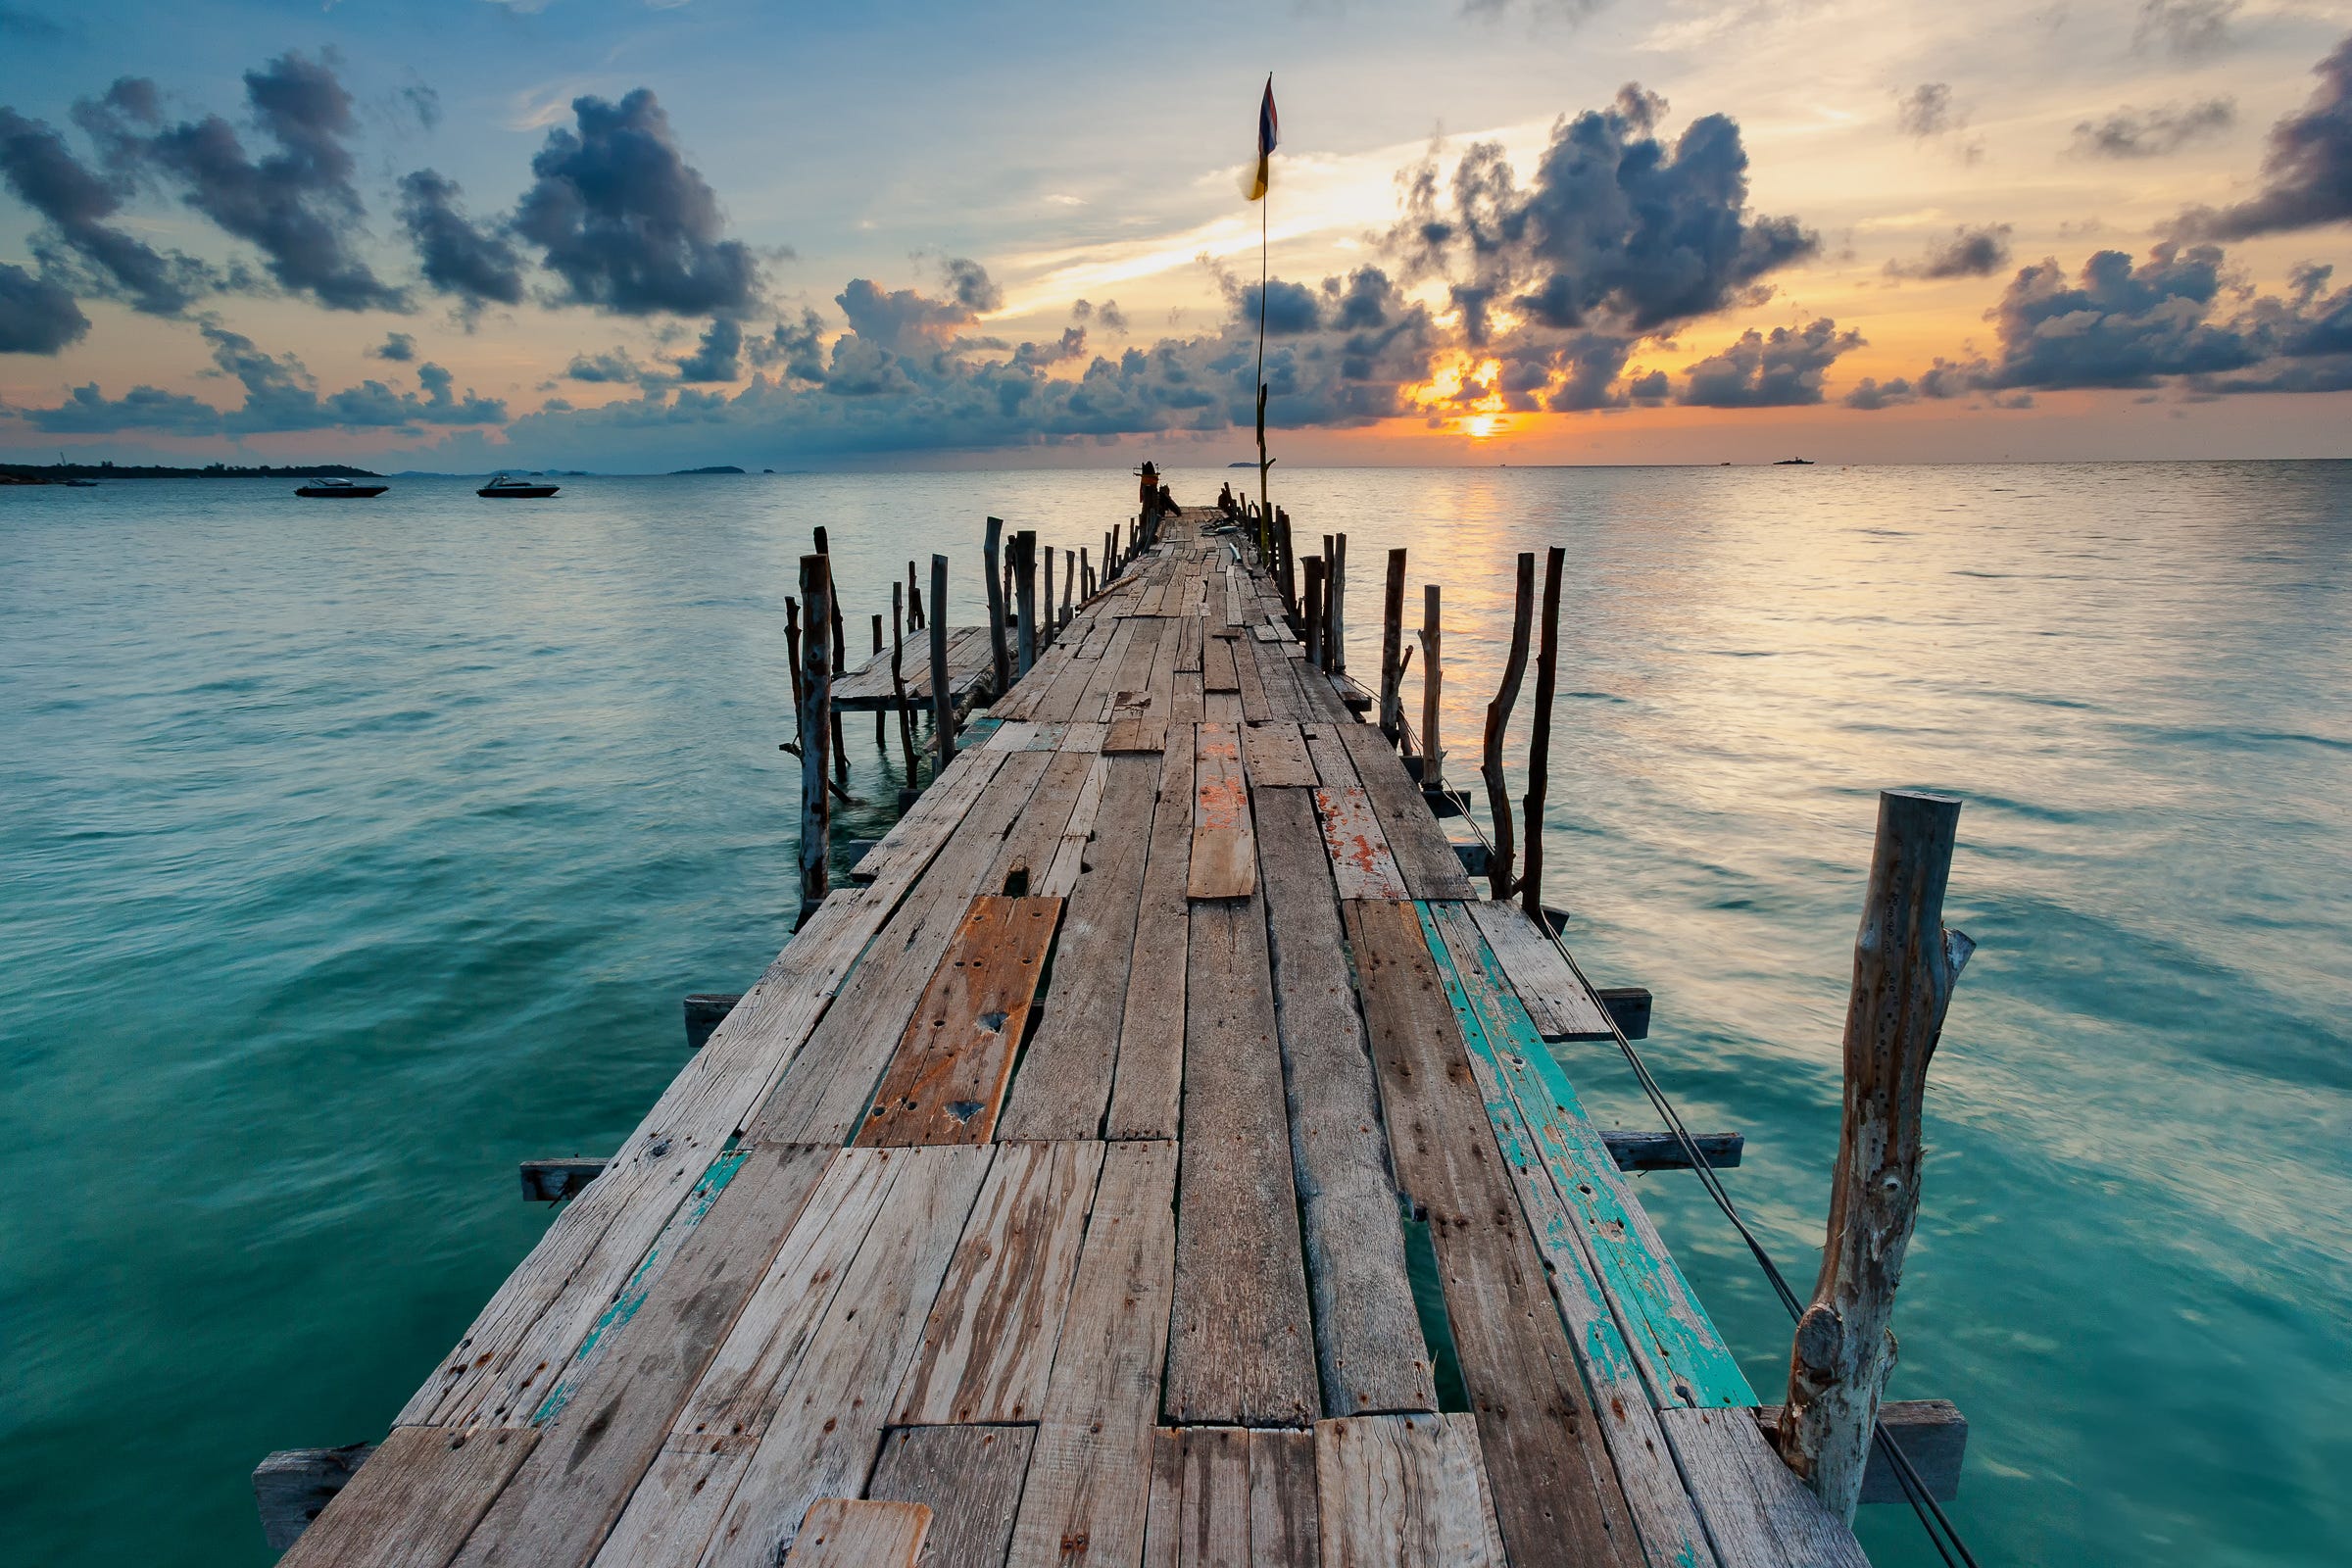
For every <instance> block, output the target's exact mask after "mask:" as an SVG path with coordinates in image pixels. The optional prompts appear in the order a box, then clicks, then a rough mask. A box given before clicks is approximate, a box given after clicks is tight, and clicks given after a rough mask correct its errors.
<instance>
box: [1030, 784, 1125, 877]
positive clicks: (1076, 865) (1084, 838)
mask: <svg viewBox="0 0 2352 1568" xmlns="http://www.w3.org/2000/svg"><path fill="white" fill-rule="evenodd" d="M1062 749H1063V750H1065V751H1078V750H1081V748H1077V747H1064V748H1062ZM1090 750H1092V751H1095V752H1100V751H1101V750H1102V748H1101V747H1100V746H1096V747H1093V748H1091V749H1090ZM1109 779H1110V768H1109V766H1108V759H1107V758H1103V757H1097V758H1096V759H1095V765H1094V766H1093V767H1091V768H1089V769H1087V774H1086V782H1085V783H1084V784H1082V785H1080V786H1079V789H1078V804H1077V805H1076V806H1075V807H1073V808H1072V809H1071V810H1070V820H1069V825H1068V826H1067V827H1065V828H1064V829H1062V834H1061V843H1060V845H1059V846H1058V847H1057V848H1056V849H1055V850H1054V860H1053V863H1052V864H1050V865H1048V866H1047V867H1046V874H1045V877H1044V879H1043V880H1042V881H1040V882H1038V883H1037V885H1036V886H1034V887H1032V888H1031V889H1030V890H1029V891H1030V892H1032V893H1044V894H1050V895H1052V896H1053V897H1054V898H1057V899H1066V898H1068V897H1069V896H1070V890H1071V889H1072V888H1075V887H1076V886H1077V885H1078V877H1079V875H1080V872H1081V870H1082V869H1083V868H1084V866H1085V864H1086V848H1087V842H1088V841H1089V840H1090V839H1092V838H1093V837H1094V836H1095V817H1096V815H1097V814H1098V813H1099V812H1100V811H1101V810H1102V809H1103V786H1104V785H1105V784H1106V783H1108V782H1109Z"/></svg>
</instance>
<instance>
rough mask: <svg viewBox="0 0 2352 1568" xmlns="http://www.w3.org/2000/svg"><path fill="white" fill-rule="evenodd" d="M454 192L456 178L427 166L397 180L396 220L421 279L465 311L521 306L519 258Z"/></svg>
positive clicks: (455, 191) (499, 234)
mask: <svg viewBox="0 0 2352 1568" xmlns="http://www.w3.org/2000/svg"><path fill="white" fill-rule="evenodd" d="M458 195H459V191H458V185H457V181H455V180H453V179H449V178H446V177H445V176H443V175H442V174H440V173H438V172H434V171H433V170H430V169H419V170H417V172H415V173H412V174H409V175H406V176H404V177H403V178H402V180H401V182H400V224H401V227H402V228H403V229H405V230H407V232H408V236H409V241H410V243H411V244H413V245H415V246H416V247H417V264H418V265H419V266H420V267H421V268H422V269H423V271H424V280H425V282H426V283H427V284H428V285H429V286H430V287H431V288H432V289H433V291H434V292H435V293H439V294H448V295H452V296H454V297H455V298H456V299H457V300H458V302H459V306H460V309H461V310H463V311H466V312H472V311H478V310H480V309H481V308H482V307H483V306H485V305H490V304H498V305H516V304H520V303H521V301H522V258H521V257H520V256H518V255H516V254H515V247H514V245H513V244H512V243H511V242H510V241H509V240H508V239H507V237H506V236H505V235H504V234H503V233H501V232H499V231H498V230H497V229H496V228H494V227H483V226H481V225H478V224H476V223H475V222H474V221H473V220H471V219H469V218H467V217H466V214H465V212H464V211H463V210H462V209H461V208H460V207H459V205H458Z"/></svg>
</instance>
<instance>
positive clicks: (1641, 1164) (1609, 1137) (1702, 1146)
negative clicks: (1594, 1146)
mask: <svg viewBox="0 0 2352 1568" xmlns="http://www.w3.org/2000/svg"><path fill="white" fill-rule="evenodd" d="M1600 1141H1601V1144H1602V1145H1603V1146H1604V1147H1605V1148H1606V1149H1607V1150H1608V1152H1609V1158H1610V1159H1611V1160H1612V1161H1614V1162H1615V1164H1616V1166H1617V1168H1618V1169H1619V1170H1635V1171H1638V1170H1689V1169H1690V1168H1691V1152H1690V1151H1689V1150H1686V1149H1685V1148H1684V1147H1683V1142H1682V1140H1681V1139H1679V1138H1677V1137H1675V1136H1674V1134H1672V1133H1646V1132H1630V1131H1628V1130H1626V1129H1624V1128H1622V1127H1603V1128H1601V1129H1600ZM1691 1143H1692V1144H1694V1145H1696V1146H1697V1148H1698V1156H1699V1158H1701V1159H1703V1160H1705V1161H1706V1162H1707V1168H1708V1169H1709V1170H1730V1169H1731V1168H1732V1167H1733V1166H1735V1165H1738V1164H1739V1163H1740V1155H1741V1154H1742V1153H1744V1152H1746V1147H1747V1139H1746V1137H1745V1135H1743V1134H1740V1133H1692V1134H1691Z"/></svg>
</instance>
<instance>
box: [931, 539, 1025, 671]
mask: <svg viewBox="0 0 2352 1568" xmlns="http://www.w3.org/2000/svg"><path fill="white" fill-rule="evenodd" d="M1004 549H1005V519H1004V518H1003V517H991V518H989V519H988V535H987V538H986V539H985V541H984V542H983V543H982V544H981V546H980V553H981V556H982V558H983V560H984V561H985V563H986V564H987V568H988V657H989V662H990V668H991V670H992V672H993V673H994V674H995V676H996V682H997V686H996V694H997V696H999V697H1002V696H1004V695H1005V693H1006V692H1008V691H1010V690H1012V655H1011V652H1010V651H1009V650H1008V649H1007V648H1006V647H1005V572H1004ZM931 560H932V563H933V564H932V567H931V618H932V619H934V620H942V619H944V618H945V617H946V615H947V613H948V607H947V604H946V602H945V601H943V600H942V599H941V598H940V597H939V566H938V561H939V558H938V557H937V556H933V557H932V558H931ZM933 642H934V643H935V644H936V642H937V639H936V638H934V639H933Z"/></svg>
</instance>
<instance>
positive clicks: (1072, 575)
mask: <svg viewBox="0 0 2352 1568" xmlns="http://www.w3.org/2000/svg"><path fill="white" fill-rule="evenodd" d="M1085 554H1086V551H1085V549H1084V548H1083V547H1081V548H1080V550H1079V551H1078V554H1077V555H1075V556H1073V555H1071V554H1070V553H1069V552H1068V551H1067V550H1064V551H1063V552H1062V553H1061V613H1060V614H1058V615H1055V616H1054V637H1055V638H1056V639H1059V637H1060V636H1061V629H1062V628H1063V627H1064V626H1067V625H1068V624H1069V623H1070V614H1071V613H1072V611H1073V609H1074V608H1075V607H1074V606H1072V604H1071V603H1070V590H1071V589H1072V588H1075V587H1076V586H1077V585H1078V561H1079V558H1080V557H1081V556H1084V555H1085ZM1046 586H1047V587H1048V588H1049V589H1050V588H1052V587H1053V586H1054V580H1053V579H1052V578H1051V577H1049V578H1047V579H1046Z"/></svg>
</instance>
